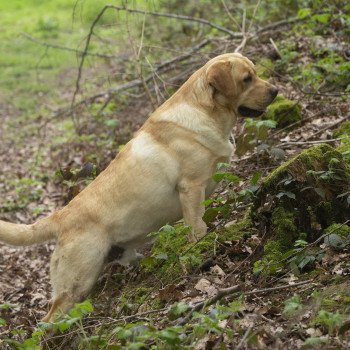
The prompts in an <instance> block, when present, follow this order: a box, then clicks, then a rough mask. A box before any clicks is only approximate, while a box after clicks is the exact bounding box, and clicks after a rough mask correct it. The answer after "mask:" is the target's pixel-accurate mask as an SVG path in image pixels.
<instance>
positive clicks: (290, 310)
mask: <svg viewBox="0 0 350 350" xmlns="http://www.w3.org/2000/svg"><path fill="white" fill-rule="evenodd" d="M283 303H284V309H283V315H284V316H286V317H288V318H289V317H292V316H293V315H294V314H295V313H297V312H298V311H300V310H302V308H303V305H302V303H301V298H300V296H299V295H298V294H295V295H293V296H292V297H291V298H289V299H287V300H285V301H284V302H283Z"/></svg>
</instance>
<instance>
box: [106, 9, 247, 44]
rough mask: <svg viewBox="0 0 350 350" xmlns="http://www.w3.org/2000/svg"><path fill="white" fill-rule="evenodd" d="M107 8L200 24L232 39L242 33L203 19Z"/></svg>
mask: <svg viewBox="0 0 350 350" xmlns="http://www.w3.org/2000/svg"><path fill="white" fill-rule="evenodd" d="M108 7H109V8H113V9H115V10H118V11H127V12H131V13H140V14H144V15H150V16H155V17H167V18H175V19H180V20H183V21H189V22H196V23H201V24H204V25H207V26H209V27H212V28H215V29H217V30H219V31H220V32H223V33H226V34H229V35H230V36H231V37H233V38H241V37H242V33H239V32H233V31H232V30H229V29H227V28H225V27H222V26H219V25H217V24H215V23H212V22H210V21H208V20H207V19H204V18H198V17H190V16H184V15H177V14H174V13H166V12H152V11H143V10H137V9H130V8H127V7H122V6H113V5H108Z"/></svg>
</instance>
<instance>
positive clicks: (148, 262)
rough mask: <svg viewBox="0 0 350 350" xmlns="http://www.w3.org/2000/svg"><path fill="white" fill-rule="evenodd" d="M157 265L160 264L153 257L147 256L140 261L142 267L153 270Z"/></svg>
mask: <svg viewBox="0 0 350 350" xmlns="http://www.w3.org/2000/svg"><path fill="white" fill-rule="evenodd" d="M157 263H158V260H157V258H155V257H153V256H147V257H146V258H144V259H142V260H141V261H140V265H141V266H142V267H145V268H152V267H154V266H156V265H157Z"/></svg>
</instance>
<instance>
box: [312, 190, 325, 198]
mask: <svg viewBox="0 0 350 350" xmlns="http://www.w3.org/2000/svg"><path fill="white" fill-rule="evenodd" d="M314 191H315V192H316V193H317V194H318V195H319V196H320V197H321V198H322V199H325V198H326V193H325V191H323V189H322V188H319V187H315V188H314Z"/></svg>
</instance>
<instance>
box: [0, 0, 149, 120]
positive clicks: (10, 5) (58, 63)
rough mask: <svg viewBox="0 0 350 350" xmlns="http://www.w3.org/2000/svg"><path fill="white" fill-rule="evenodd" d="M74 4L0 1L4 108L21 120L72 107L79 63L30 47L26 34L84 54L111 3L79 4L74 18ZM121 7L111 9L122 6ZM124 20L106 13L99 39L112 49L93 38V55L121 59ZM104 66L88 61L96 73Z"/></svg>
mask: <svg viewBox="0 0 350 350" xmlns="http://www.w3.org/2000/svg"><path fill="white" fill-rule="evenodd" d="M75 2H76V1H74V0H25V1H24V0H11V1H8V0H0V13H1V18H0V52H1V55H0V69H1V75H0V96H2V98H1V100H2V101H0V102H6V103H10V104H12V105H14V106H15V107H17V109H19V111H20V113H21V114H22V116H25V117H27V116H29V115H32V114H38V113H40V112H43V111H42V109H43V105H44V104H48V105H50V107H51V108H57V106H58V105H59V104H60V103H62V101H63V100H64V101H65V103H66V104H67V102H69V98H70V96H71V95H70V96H67V94H66V93H67V91H71V92H72V91H73V89H74V83H75V79H76V75H77V66H78V62H79V60H78V58H77V56H76V54H75V53H74V52H69V51H63V50H58V49H54V48H46V47H44V46H42V45H39V44H37V43H34V42H32V41H29V40H28V39H27V38H26V37H25V36H24V35H23V34H24V33H25V34H28V35H30V36H31V37H33V38H35V39H36V40H38V41H40V42H46V43H50V44H55V45H61V46H66V47H70V48H73V49H77V48H78V49H83V47H84V39H85V37H86V35H87V33H88V30H89V27H90V25H91V23H92V21H93V20H94V18H95V17H96V15H97V14H98V13H99V12H100V11H101V9H102V8H103V6H104V5H105V4H107V2H106V1H104V0H80V1H77V6H76V8H75V12H74V4H75ZM119 2H120V1H111V2H109V3H111V4H116V5H118V4H119ZM141 3H144V1H141ZM137 5H139V3H138V4H137ZM73 13H74V18H73ZM123 16H124V15H123V14H122V13H120V14H117V13H116V12H115V11H111V10H109V11H107V12H106V13H105V15H104V16H103V18H102V19H101V21H100V22H99V25H98V26H97V27H96V33H97V34H98V35H99V36H100V37H103V38H106V39H108V41H109V42H110V43H111V44H112V45H106V44H104V43H103V42H99V41H98V40H97V39H95V38H94V39H93V40H92V43H91V47H90V51H94V52H98V53H108V54H110V55H111V54H112V55H113V54H114V55H115V54H117V52H118V40H119V39H120V38H121V36H122V35H125V34H124V33H125V26H124V25H119V26H118V21H120V20H122V19H123ZM123 32H124V33H123ZM104 63H105V61H104V60H103V59H99V58H95V57H94V59H93V60H90V59H87V65H86V67H92V68H93V67H97V66H99V65H102V64H104ZM67 89H68V90H67ZM64 93H65V94H66V95H65V96H64V97H63V96H62V95H63V94H64ZM44 102H45V103H44Z"/></svg>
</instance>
